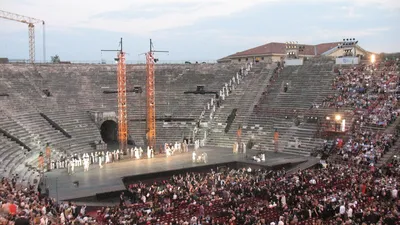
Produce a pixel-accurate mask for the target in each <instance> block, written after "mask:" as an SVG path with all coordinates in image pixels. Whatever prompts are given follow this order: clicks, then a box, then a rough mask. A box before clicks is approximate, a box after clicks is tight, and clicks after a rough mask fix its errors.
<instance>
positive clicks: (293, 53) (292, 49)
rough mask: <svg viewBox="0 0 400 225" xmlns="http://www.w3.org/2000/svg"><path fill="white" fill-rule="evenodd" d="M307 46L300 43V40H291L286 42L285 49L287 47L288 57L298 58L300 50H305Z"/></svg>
mask: <svg viewBox="0 0 400 225" xmlns="http://www.w3.org/2000/svg"><path fill="white" fill-rule="evenodd" d="M304 48H305V46H304V45H301V44H299V42H298V41H289V42H286V45H285V49H286V57H288V58H298V57H299V55H300V52H303V51H304Z"/></svg>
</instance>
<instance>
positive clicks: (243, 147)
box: [233, 142, 246, 154]
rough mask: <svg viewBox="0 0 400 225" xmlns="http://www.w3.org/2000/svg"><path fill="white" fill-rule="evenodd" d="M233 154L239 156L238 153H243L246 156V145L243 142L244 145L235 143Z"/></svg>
mask: <svg viewBox="0 0 400 225" xmlns="http://www.w3.org/2000/svg"><path fill="white" fill-rule="evenodd" d="M233 153H235V154H237V153H243V154H246V143H244V142H242V143H240V144H239V143H238V142H235V143H234V144H233Z"/></svg>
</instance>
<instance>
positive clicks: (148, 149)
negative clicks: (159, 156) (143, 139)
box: [147, 146, 151, 159]
mask: <svg viewBox="0 0 400 225" xmlns="http://www.w3.org/2000/svg"><path fill="white" fill-rule="evenodd" d="M147 158H148V159H150V158H151V150H150V146H147Z"/></svg>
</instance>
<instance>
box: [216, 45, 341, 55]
mask: <svg viewBox="0 0 400 225" xmlns="http://www.w3.org/2000/svg"><path fill="white" fill-rule="evenodd" d="M339 43H340V42H331V43H321V44H318V45H304V50H303V51H302V52H301V53H300V54H301V55H321V54H322V53H324V52H327V51H328V50H330V49H333V48H335V47H336V46H338V44H339ZM285 54H286V43H279V42H271V43H268V44H265V45H261V46H258V47H255V48H251V49H248V50H245V51H242V52H237V53H235V54H233V55H229V56H227V57H224V58H237V57H245V56H259V55H285Z"/></svg>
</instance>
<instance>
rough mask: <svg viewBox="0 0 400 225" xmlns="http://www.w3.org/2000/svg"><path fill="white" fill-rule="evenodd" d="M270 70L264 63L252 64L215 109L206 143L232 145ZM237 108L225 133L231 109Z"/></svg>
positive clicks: (259, 94) (251, 109) (220, 145)
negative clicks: (249, 70) (247, 73)
mask: <svg viewBox="0 0 400 225" xmlns="http://www.w3.org/2000/svg"><path fill="white" fill-rule="evenodd" d="M271 75H272V70H270V69H267V68H266V67H265V65H262V64H259V65H257V64H256V65H254V66H253V69H252V71H251V72H250V73H249V75H248V76H247V77H246V80H245V81H244V82H243V83H241V84H240V85H238V86H237V87H236V89H235V90H234V91H233V92H232V93H231V94H230V95H229V96H228V97H226V99H225V101H224V102H223V104H222V105H221V107H220V108H219V109H218V110H217V111H216V114H215V117H214V120H213V122H212V123H211V126H210V127H211V128H210V132H209V136H210V138H209V139H208V140H207V145H210V146H219V147H232V145H233V142H234V141H235V140H236V132H237V129H238V127H239V126H240V125H242V124H243V123H244V122H245V121H246V118H248V117H249V116H250V115H251V113H252V112H253V109H254V106H255V105H256V104H257V102H258V99H259V97H260V96H261V94H262V91H260V90H263V89H264V87H265V86H266V84H267V83H268V80H269V78H270V76H271ZM235 108H236V109H237V112H236V117H235V120H234V121H233V122H232V125H231V127H230V129H229V131H228V132H227V133H225V127H226V125H227V124H226V120H227V118H228V116H229V114H230V113H231V112H232V110H233V109H235Z"/></svg>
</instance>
